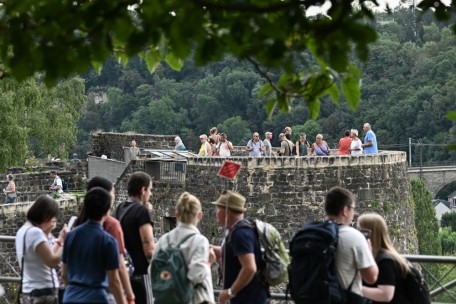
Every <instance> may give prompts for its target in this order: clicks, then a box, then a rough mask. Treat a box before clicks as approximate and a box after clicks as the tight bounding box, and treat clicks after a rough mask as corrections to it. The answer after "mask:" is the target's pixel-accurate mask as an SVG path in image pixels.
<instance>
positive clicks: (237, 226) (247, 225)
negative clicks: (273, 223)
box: [226, 218, 258, 246]
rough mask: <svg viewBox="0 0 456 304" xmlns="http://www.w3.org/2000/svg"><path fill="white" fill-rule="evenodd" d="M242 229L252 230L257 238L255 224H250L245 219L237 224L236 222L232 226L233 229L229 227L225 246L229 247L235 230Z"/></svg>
mask: <svg viewBox="0 0 456 304" xmlns="http://www.w3.org/2000/svg"><path fill="white" fill-rule="evenodd" d="M244 227H248V228H250V229H252V230H253V231H254V232H255V234H256V235H257V236H258V233H257V231H256V229H255V223H252V222H250V221H249V220H248V219H246V218H245V219H242V220H240V221H239V222H237V224H236V225H234V226H233V227H231V229H230V233H229V234H228V236H227V238H226V244H227V245H229V246H231V242H232V241H231V238H232V236H233V233H234V232H235V231H236V230H238V229H240V228H244Z"/></svg>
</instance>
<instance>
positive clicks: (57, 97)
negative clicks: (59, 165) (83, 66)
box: [0, 77, 84, 171]
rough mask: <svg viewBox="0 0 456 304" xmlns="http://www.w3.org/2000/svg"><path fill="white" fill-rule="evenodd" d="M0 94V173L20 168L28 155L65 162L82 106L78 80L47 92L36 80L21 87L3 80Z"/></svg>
mask: <svg viewBox="0 0 456 304" xmlns="http://www.w3.org/2000/svg"><path fill="white" fill-rule="evenodd" d="M0 92H1V94H0V96H1V97H0V100H1V102H0V120H1V121H2V128H0V142H1V146H0V171H4V170H5V168H6V167H7V166H14V165H22V164H23V163H24V158H25V156H26V154H27V153H28V152H29V151H30V152H31V153H32V154H35V155H39V154H41V155H43V154H47V153H51V154H53V155H54V156H58V157H60V158H67V155H68V149H69V148H70V147H71V146H73V145H74V144H75V143H76V132H77V129H76V125H75V122H76V121H77V120H78V119H79V117H80V114H79V113H80V110H81V108H82V106H83V104H84V82H83V80H82V79H81V78H71V79H69V80H66V81H62V82H60V83H58V84H57V86H56V87H54V88H52V89H50V90H49V89H47V88H46V87H45V86H44V85H43V84H42V83H41V80H40V78H39V77H35V78H30V79H27V80H26V81H24V82H23V83H21V84H19V83H18V82H17V81H15V80H12V79H3V80H0Z"/></svg>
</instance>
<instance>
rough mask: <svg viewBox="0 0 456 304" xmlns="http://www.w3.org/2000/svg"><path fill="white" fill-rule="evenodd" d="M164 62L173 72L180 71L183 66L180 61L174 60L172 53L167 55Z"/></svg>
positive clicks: (182, 62)
mask: <svg viewBox="0 0 456 304" xmlns="http://www.w3.org/2000/svg"><path fill="white" fill-rule="evenodd" d="M165 61H166V62H167V63H168V64H169V66H170V67H171V68H172V69H173V70H175V71H180V70H181V69H182V66H183V65H184V61H183V60H182V59H179V58H176V57H175V56H174V54H173V53H168V55H167V56H166V59H165Z"/></svg>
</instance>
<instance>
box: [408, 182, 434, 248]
mask: <svg viewBox="0 0 456 304" xmlns="http://www.w3.org/2000/svg"><path fill="white" fill-rule="evenodd" d="M410 184H411V187H412V197H413V201H414V202H415V227H416V230H417V237H418V246H419V252H420V254H425V255H439V254H440V252H441V248H440V244H439V243H438V233H439V223H438V221H437V217H436V215H435V209H434V207H433V205H432V194H431V192H430V191H429V190H428V189H427V188H426V185H425V184H424V182H423V181H422V180H421V179H411V180H410Z"/></svg>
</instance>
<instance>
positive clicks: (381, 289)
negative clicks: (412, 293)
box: [357, 213, 411, 304]
mask: <svg viewBox="0 0 456 304" xmlns="http://www.w3.org/2000/svg"><path fill="white" fill-rule="evenodd" d="M357 226H358V230H360V231H361V233H363V234H364V235H365V236H366V235H367V236H368V237H369V238H370V240H371V244H372V254H373V255H374V257H375V260H376V262H377V265H378V278H377V282H375V284H367V283H366V282H363V284H364V286H363V295H364V297H366V298H368V299H370V300H372V301H373V304H376V303H395V304H399V303H400V304H408V303H410V302H409V301H408V300H407V298H406V295H405V287H404V285H403V279H405V277H406V276H407V273H408V272H409V270H410V267H409V265H408V263H407V261H406V260H405V259H404V258H403V257H402V256H401V255H400V254H399V253H398V252H397V251H396V249H394V247H393V245H391V240H390V238H389V236H388V228H387V226H386V223H385V220H384V219H383V218H382V217H381V216H380V215H378V214H375V213H371V214H363V215H361V216H360V217H359V218H358V224H357ZM369 232H370V233H369ZM410 304H411V303H410Z"/></svg>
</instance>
